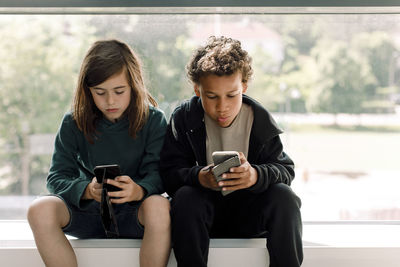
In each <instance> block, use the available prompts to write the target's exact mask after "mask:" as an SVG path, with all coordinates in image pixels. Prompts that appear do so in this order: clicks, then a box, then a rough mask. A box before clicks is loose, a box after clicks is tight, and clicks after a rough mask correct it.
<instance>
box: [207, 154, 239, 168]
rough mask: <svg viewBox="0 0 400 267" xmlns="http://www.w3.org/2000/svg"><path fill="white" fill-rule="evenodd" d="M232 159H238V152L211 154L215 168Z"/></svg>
mask: <svg viewBox="0 0 400 267" xmlns="http://www.w3.org/2000/svg"><path fill="white" fill-rule="evenodd" d="M234 157H237V158H239V152H236V151H214V152H213V153H212V159H213V161H214V165H215V166H216V165H218V164H220V163H222V162H224V161H225V160H227V159H230V158H234ZM239 162H240V161H239Z"/></svg>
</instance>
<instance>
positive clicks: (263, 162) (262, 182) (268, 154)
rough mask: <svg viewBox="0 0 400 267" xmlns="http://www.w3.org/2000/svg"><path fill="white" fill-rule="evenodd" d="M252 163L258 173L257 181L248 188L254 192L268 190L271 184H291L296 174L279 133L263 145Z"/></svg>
mask: <svg viewBox="0 0 400 267" xmlns="http://www.w3.org/2000/svg"><path fill="white" fill-rule="evenodd" d="M251 165H252V166H253V167H254V168H255V169H256V170H257V174H258V179H257V182H256V183H255V184H254V185H253V186H252V187H250V188H248V190H250V191H252V192H254V193H260V192H263V191H266V190H267V189H268V187H269V185H270V184H276V183H284V184H287V185H290V184H291V182H292V181H293V179H294V176H295V172H294V163H293V161H292V160H291V158H290V157H289V156H288V155H287V154H286V153H285V152H284V151H283V145H282V142H281V140H280V137H279V135H277V136H276V137H274V138H272V139H271V140H270V141H269V142H267V143H266V144H265V145H264V146H263V148H262V150H261V153H260V156H259V158H258V160H257V162H256V164H251Z"/></svg>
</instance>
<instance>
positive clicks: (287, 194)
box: [267, 184, 301, 209]
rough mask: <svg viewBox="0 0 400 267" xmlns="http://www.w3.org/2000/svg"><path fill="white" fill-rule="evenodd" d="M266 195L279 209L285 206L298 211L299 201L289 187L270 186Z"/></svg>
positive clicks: (284, 185)
mask: <svg viewBox="0 0 400 267" xmlns="http://www.w3.org/2000/svg"><path fill="white" fill-rule="evenodd" d="M267 194H269V195H270V198H271V200H272V201H273V202H275V203H277V204H278V205H279V206H280V207H283V206H287V208H294V209H300V207H301V200H300V198H299V197H298V196H297V195H296V194H295V193H294V192H293V190H292V189H291V188H290V186H288V185H286V184H273V185H271V186H270V188H269V190H268V191H267Z"/></svg>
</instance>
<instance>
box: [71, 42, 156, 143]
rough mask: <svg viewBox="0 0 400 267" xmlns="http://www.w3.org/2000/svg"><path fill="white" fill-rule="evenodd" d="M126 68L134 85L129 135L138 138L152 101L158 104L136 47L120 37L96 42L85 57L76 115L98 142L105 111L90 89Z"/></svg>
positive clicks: (128, 112)
mask: <svg viewBox="0 0 400 267" xmlns="http://www.w3.org/2000/svg"><path fill="white" fill-rule="evenodd" d="M124 69H125V70H126V72H125V73H126V75H127V77H126V79H127V81H128V84H129V86H130V87H131V100H130V103H129V106H128V108H127V109H126V110H125V112H124V115H126V116H127V118H128V120H129V135H131V136H132V137H133V138H135V137H136V134H137V133H138V131H139V130H140V129H141V128H142V127H143V125H144V124H145V122H146V120H147V117H148V114H149V104H151V105H153V106H157V102H156V101H155V99H154V98H153V97H152V96H151V94H150V92H149V91H148V90H147V88H146V86H145V84H144V79H143V75H142V67H141V62H140V60H139V58H138V57H137V56H136V55H135V53H134V52H133V50H132V49H131V48H130V47H129V46H128V45H127V44H125V43H123V42H121V41H118V40H103V41H97V42H95V43H94V44H93V45H92V47H91V48H90V49H89V51H88V52H87V54H86V56H85V58H84V59H83V62H82V66H81V70H80V72H79V77H78V85H77V87H76V91H75V97H74V101H73V104H72V115H73V118H74V120H75V121H76V124H77V125H78V128H79V130H81V131H82V132H83V133H84V135H85V137H86V139H87V140H88V141H89V142H90V143H93V142H94V141H93V139H94V136H95V133H96V123H97V121H98V120H99V119H100V118H102V117H103V114H102V112H101V111H100V110H99V109H98V108H97V107H96V105H95V103H94V101H93V97H92V95H91V93H90V89H89V88H90V87H93V86H96V85H99V84H101V83H103V82H104V81H106V80H107V79H108V78H110V77H111V76H113V75H114V74H119V73H121V72H122V71H123V70H124Z"/></svg>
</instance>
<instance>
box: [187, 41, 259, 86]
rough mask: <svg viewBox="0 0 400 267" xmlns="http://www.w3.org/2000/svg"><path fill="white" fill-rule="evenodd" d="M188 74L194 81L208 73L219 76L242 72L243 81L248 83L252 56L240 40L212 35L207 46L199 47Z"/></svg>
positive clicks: (188, 67)
mask: <svg viewBox="0 0 400 267" xmlns="http://www.w3.org/2000/svg"><path fill="white" fill-rule="evenodd" d="M186 69H187V75H188V77H189V79H190V80H191V81H192V82H193V83H199V80H200V78H201V77H203V76H206V75H208V74H215V75H217V76H223V75H231V74H233V73H235V72H236V71H240V72H241V73H242V82H243V83H247V82H248V81H249V80H250V78H251V76H252V74H253V70H252V68H251V57H250V56H249V54H248V53H247V51H245V50H243V49H242V47H241V43H240V41H238V40H235V39H232V38H227V37H224V36H221V37H215V36H210V37H209V38H208V40H207V43H206V45H205V46H202V47H200V48H198V49H197V50H196V51H195V52H194V54H193V56H192V58H191V60H190V61H189V63H188V65H187V66H186Z"/></svg>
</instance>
